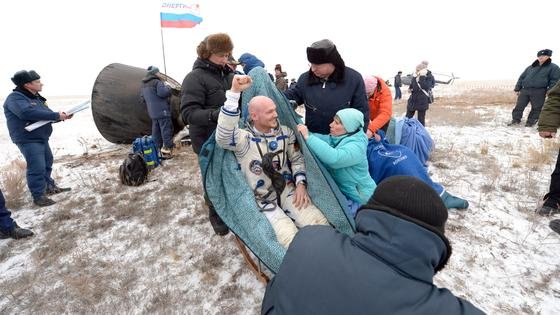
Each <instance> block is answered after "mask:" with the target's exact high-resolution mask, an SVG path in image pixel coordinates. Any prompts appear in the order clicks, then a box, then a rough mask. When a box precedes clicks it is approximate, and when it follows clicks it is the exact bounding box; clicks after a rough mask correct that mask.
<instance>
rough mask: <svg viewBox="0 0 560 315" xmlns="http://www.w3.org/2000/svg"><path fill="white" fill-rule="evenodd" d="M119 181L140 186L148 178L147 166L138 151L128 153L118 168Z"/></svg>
mask: <svg viewBox="0 0 560 315" xmlns="http://www.w3.org/2000/svg"><path fill="white" fill-rule="evenodd" d="M119 178H120V179H121V183H123V184H124V185H128V186H140V185H142V183H144V182H145V181H146V179H147V178H148V167H147V166H146V162H144V158H143V157H142V155H141V154H140V153H129V154H128V156H127V157H126V159H124V161H123V163H122V165H121V166H120V168H119Z"/></svg>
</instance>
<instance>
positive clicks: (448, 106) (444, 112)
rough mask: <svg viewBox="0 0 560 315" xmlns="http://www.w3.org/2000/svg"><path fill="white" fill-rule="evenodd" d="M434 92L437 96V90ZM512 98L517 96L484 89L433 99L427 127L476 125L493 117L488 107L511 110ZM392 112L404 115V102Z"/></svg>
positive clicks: (396, 103) (400, 102)
mask: <svg viewBox="0 0 560 315" xmlns="http://www.w3.org/2000/svg"><path fill="white" fill-rule="evenodd" d="M435 93H436V95H437V91H436V92H435ZM515 99H516V96H515V94H514V93H513V92H511V91H504V90H484V89H480V90H479V89H477V90H470V91H466V92H463V93H462V94H459V95H453V96H441V97H437V96H436V98H435V100H434V103H432V104H430V109H429V110H428V111H427V112H426V124H427V125H428V126H429V125H435V124H437V125H449V126H457V127H465V126H478V125H480V124H481V123H483V122H484V121H488V120H489V119H491V118H492V117H493V115H494V114H493V112H492V111H490V110H489V109H488V108H489V107H490V108H491V107H492V106H506V107H512V106H513V104H515ZM393 112H394V113H395V114H396V116H400V115H402V114H403V113H406V100H404V101H399V102H395V103H393Z"/></svg>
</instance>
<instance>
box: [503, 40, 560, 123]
mask: <svg viewBox="0 0 560 315" xmlns="http://www.w3.org/2000/svg"><path fill="white" fill-rule="evenodd" d="M551 56H552V50H550V49H543V50H540V51H539V52H538V53H537V60H535V61H534V62H533V63H532V64H531V65H530V66H529V67H527V68H526V69H525V71H523V73H522V74H521V75H520V76H519V79H518V80H517V83H516V84H515V88H514V91H515V92H516V93H517V103H516V104H515V108H513V111H512V113H511V116H512V120H511V122H510V123H509V124H508V126H513V125H519V124H520V123H521V118H522V117H523V111H524V110H525V107H527V104H529V102H531V111H530V112H529V117H527V122H526V123H525V127H533V126H534V125H535V124H536V123H537V121H538V120H539V115H540V113H541V109H542V107H543V104H544V99H545V97H546V92H547V91H548V90H549V89H551V88H552V87H553V86H554V85H555V84H556V82H558V80H560V68H559V67H558V66H557V65H555V64H553V63H552V59H550V57H551Z"/></svg>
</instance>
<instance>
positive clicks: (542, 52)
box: [537, 49, 552, 57]
mask: <svg viewBox="0 0 560 315" xmlns="http://www.w3.org/2000/svg"><path fill="white" fill-rule="evenodd" d="M540 56H549V57H551V56H552V50H550V49H543V50H539V52H538V53H537V57H540Z"/></svg>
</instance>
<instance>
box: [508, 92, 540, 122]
mask: <svg viewBox="0 0 560 315" xmlns="http://www.w3.org/2000/svg"><path fill="white" fill-rule="evenodd" d="M545 97H546V88H542V89H525V88H523V89H521V91H519V95H518V96H517V103H516V104H515V107H514V108H513V111H512V112H511V117H512V120H513V121H517V122H519V121H521V118H522V117H523V111H524V110H525V107H527V105H528V104H529V102H531V112H529V116H528V117H527V123H530V124H535V123H536V122H537V121H538V120H539V115H540V114H541V109H542V107H543V105H544V99H545Z"/></svg>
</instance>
